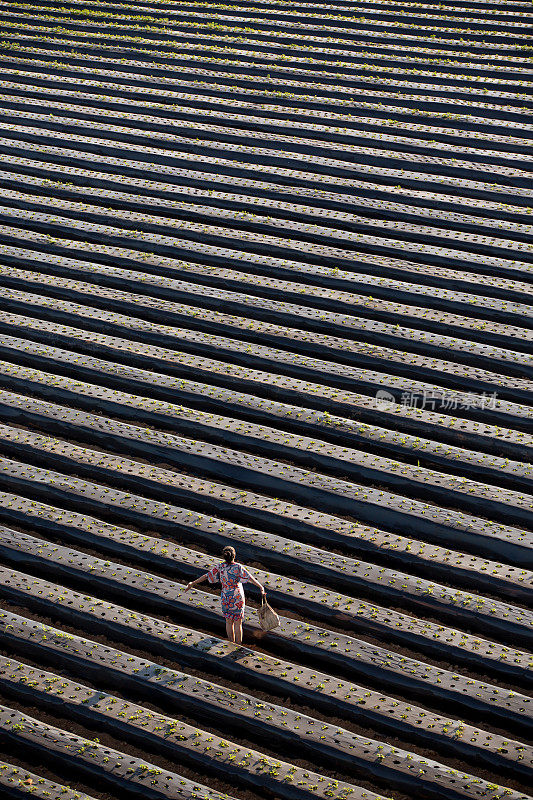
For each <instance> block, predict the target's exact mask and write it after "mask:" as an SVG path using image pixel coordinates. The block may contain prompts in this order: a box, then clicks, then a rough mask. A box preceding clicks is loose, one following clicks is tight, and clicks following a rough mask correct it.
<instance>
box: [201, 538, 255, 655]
mask: <svg viewBox="0 0 533 800" xmlns="http://www.w3.org/2000/svg"><path fill="white" fill-rule="evenodd" d="M235 557H236V553H235V548H234V547H225V548H224V549H223V550H222V558H223V559H224V562H223V563H222V564H219V565H218V566H216V567H213V569H210V570H209V572H206V573H205V575H201V576H200V577H199V578H197V579H196V580H195V581H191V582H190V583H188V584H187V586H186V587H185V591H188V590H189V589H192V587H193V586H198V584H199V583H203V582H204V581H205V580H207V581H209V583H217V581H220V583H221V585H222V590H221V593H220V600H221V603H222V614H223V615H224V617H225V618H226V633H227V635H228V639H229V640H230V642H235V644H241V643H242V621H243V618H244V609H245V605H246V602H245V598H244V589H243V588H242V585H243V583H245V582H246V581H250V583H253V584H255V586H257V587H258V588H259V589H260V590H261V594H262V595H264V594H265V589H264V586H262V584H260V583H259V581H256V579H255V578H254V577H253V576H252V575H250V573H249V572H248V570H247V569H246V568H245V567H243V566H242V564H237V562H236V561H235Z"/></svg>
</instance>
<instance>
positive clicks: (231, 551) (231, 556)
mask: <svg viewBox="0 0 533 800" xmlns="http://www.w3.org/2000/svg"><path fill="white" fill-rule="evenodd" d="M235 556H236V553H235V548H234V547H230V546H229V545H226V547H224V548H222V558H223V559H224V561H225V562H226V564H231V562H232V561H235Z"/></svg>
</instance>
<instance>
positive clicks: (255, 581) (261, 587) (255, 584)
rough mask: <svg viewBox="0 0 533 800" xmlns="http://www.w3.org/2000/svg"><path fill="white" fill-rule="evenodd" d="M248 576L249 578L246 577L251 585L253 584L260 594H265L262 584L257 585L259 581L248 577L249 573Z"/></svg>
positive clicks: (251, 576) (250, 576)
mask: <svg viewBox="0 0 533 800" xmlns="http://www.w3.org/2000/svg"><path fill="white" fill-rule="evenodd" d="M248 576H249V577H248V580H249V581H250V582H251V583H253V584H254V586H257V588H258V589H260V590H261V594H266V592H265V587H264V586H263V584H262V583H259V581H257V580H256V579H255V578H254V576H253V575H250V573H249V572H248Z"/></svg>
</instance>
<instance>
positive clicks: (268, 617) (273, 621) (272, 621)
mask: <svg viewBox="0 0 533 800" xmlns="http://www.w3.org/2000/svg"><path fill="white" fill-rule="evenodd" d="M257 616H258V617H259V624H260V625H261V627H262V629H263V630H264V631H271V630H272V628H278V627H279V617H278V615H277V614H276V612H275V611H274V609H273V608H271V607H270V606H269V605H268V603H267V601H266V597H265V595H263V597H262V598H261V605H260V606H259V608H258V609H257Z"/></svg>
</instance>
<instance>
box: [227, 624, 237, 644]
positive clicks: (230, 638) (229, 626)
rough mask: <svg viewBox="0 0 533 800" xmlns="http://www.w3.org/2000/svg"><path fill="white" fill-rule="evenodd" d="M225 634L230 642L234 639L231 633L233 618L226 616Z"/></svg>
mask: <svg viewBox="0 0 533 800" xmlns="http://www.w3.org/2000/svg"><path fill="white" fill-rule="evenodd" d="M226 636H227V637H228V640H229V641H230V642H234V641H235V635H234V633H233V620H232V619H229V618H226Z"/></svg>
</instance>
